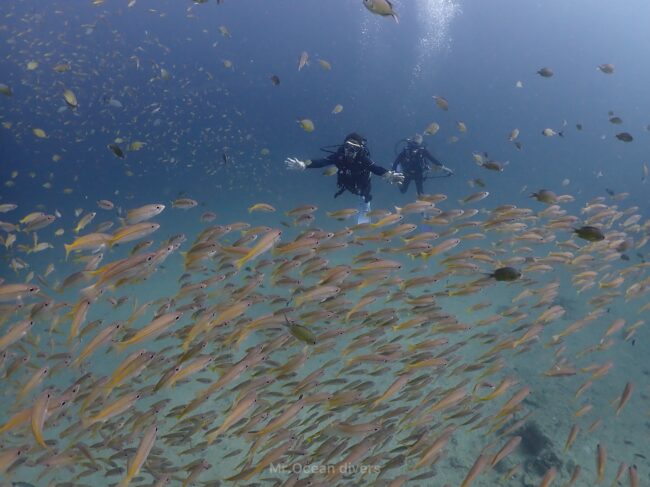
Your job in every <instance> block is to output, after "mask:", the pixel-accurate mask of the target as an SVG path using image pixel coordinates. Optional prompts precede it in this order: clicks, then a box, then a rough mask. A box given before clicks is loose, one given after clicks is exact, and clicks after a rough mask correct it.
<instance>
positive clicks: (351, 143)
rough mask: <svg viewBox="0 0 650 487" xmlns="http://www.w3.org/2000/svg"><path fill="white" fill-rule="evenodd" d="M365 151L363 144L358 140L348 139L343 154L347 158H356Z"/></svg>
mask: <svg viewBox="0 0 650 487" xmlns="http://www.w3.org/2000/svg"><path fill="white" fill-rule="evenodd" d="M361 149H363V144H361V143H359V142H357V141H356V140H352V139H348V140H346V141H345V143H344V144H343V152H344V153H345V156H346V157H356V155H357V154H358V153H359V152H360V151H361Z"/></svg>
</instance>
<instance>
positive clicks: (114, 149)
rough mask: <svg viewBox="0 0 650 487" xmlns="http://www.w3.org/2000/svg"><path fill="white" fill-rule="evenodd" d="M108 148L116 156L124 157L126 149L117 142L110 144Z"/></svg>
mask: <svg viewBox="0 0 650 487" xmlns="http://www.w3.org/2000/svg"><path fill="white" fill-rule="evenodd" d="M108 148H109V149H110V150H111V152H112V153H113V154H115V156H117V157H119V158H120V159H124V151H123V150H122V149H121V148H120V146H119V145H117V144H108Z"/></svg>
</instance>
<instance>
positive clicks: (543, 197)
mask: <svg viewBox="0 0 650 487" xmlns="http://www.w3.org/2000/svg"><path fill="white" fill-rule="evenodd" d="M529 198H535V199H536V200H537V201H541V202H542V203H548V204H549V205H551V204H553V203H555V202H556V201H557V195H556V194H555V193H554V192H553V191H550V190H548V189H540V190H539V191H537V192H535V193H531V194H530V195H529Z"/></svg>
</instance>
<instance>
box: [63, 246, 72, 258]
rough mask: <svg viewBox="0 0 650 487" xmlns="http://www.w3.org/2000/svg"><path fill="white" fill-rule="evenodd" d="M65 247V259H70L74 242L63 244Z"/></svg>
mask: <svg viewBox="0 0 650 487" xmlns="http://www.w3.org/2000/svg"><path fill="white" fill-rule="evenodd" d="M63 248H64V249H65V260H68V256H69V255H70V252H72V244H63Z"/></svg>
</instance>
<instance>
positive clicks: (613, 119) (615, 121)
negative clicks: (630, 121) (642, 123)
mask: <svg viewBox="0 0 650 487" xmlns="http://www.w3.org/2000/svg"><path fill="white" fill-rule="evenodd" d="M609 121H610V123H613V124H614V125H620V124H622V123H623V119H622V118H621V117H609Z"/></svg>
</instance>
